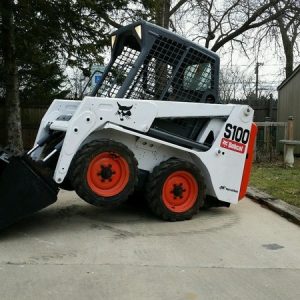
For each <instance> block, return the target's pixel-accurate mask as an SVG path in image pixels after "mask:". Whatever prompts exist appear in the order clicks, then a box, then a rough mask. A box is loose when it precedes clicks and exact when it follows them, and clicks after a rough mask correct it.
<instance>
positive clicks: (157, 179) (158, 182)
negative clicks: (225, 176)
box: [146, 158, 205, 221]
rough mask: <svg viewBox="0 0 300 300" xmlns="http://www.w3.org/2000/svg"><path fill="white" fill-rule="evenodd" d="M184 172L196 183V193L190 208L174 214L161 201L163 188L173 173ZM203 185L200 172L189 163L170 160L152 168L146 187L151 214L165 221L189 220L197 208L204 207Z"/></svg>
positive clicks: (175, 159)
mask: <svg viewBox="0 0 300 300" xmlns="http://www.w3.org/2000/svg"><path fill="white" fill-rule="evenodd" d="M178 171H179V172H180V171H184V172H187V173H189V174H190V175H191V176H192V177H193V178H194V179H195V181H196V182H197V185H198V193H197V198H196V201H195V203H194V204H193V206H192V207H190V208H189V209H187V210H186V211H183V212H174V211H172V210H170V209H169V208H168V207H167V206H166V205H165V203H164V200H163V196H162V194H163V187H164V184H165V181H166V180H167V178H169V176H171V175H172V174H173V173H174V172H178ZM204 197H205V184H204V180H203V177H202V176H201V173H200V170H199V169H198V168H197V167H196V166H195V165H194V164H192V163H191V162H188V161H185V160H181V159H178V158H170V159H169V160H167V161H164V162H162V163H161V164H160V165H158V166H157V167H155V168H154V170H153V172H152V173H151V174H150V176H149V179H148V182H147V185H146V198H147V202H148V205H149V207H150V209H151V210H152V212H153V213H154V214H155V215H156V216H158V217H160V218H161V219H163V220H166V221H183V220H189V219H191V218H192V217H193V215H195V214H197V213H198V211H199V208H200V207H202V206H203V205H204Z"/></svg>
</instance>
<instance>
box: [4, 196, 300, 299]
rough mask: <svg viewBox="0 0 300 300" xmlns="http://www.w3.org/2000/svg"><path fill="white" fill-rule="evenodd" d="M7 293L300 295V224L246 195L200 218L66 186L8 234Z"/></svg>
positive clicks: (45, 296) (142, 296)
mask: <svg viewBox="0 0 300 300" xmlns="http://www.w3.org/2000/svg"><path fill="white" fill-rule="evenodd" d="M0 283H1V285H0V299H1V300H3V299H72V300H75V299H107V300H110V299H118V300H122V299H133V300H134V299H138V300H142V299H186V300H196V299H285V300H286V299H300V230H299V227H298V226H296V225H294V224H292V223H290V222H288V221H287V220H286V219H284V218H281V217H280V216H278V215H277V214H275V213H273V212H271V211H269V210H267V209H264V208H262V207H261V206H259V205H258V204H256V203H253V202H251V201H250V200H248V199H246V200H243V201H242V202H241V203H240V204H239V205H237V206H233V207H231V208H230V209H226V208H216V209H211V210H209V211H203V212H201V213H200V214H199V215H198V216H196V217H195V218H194V219H193V220H191V221H185V222H177V223H168V222H163V221H160V220H157V219H156V218H155V217H153V216H152V215H151V214H150V213H149V212H148V211H147V210H146V209H145V208H144V207H136V206H130V205H126V206H124V207H122V208H119V209H117V210H113V211H104V210H100V209H97V208H94V207H92V206H90V205H88V204H85V203H84V202H83V201H82V200H80V199H78V197H77V196H76V195H75V194H74V193H69V192H63V193H61V194H60V200H59V201H58V202H57V203H56V204H55V205H53V206H52V207H49V208H48V209H46V210H44V211H42V212H40V213H38V214H36V215H34V216H32V217H30V218H28V219H26V220H23V221H22V222H20V223H18V224H16V225H14V226H13V227H11V228H9V229H7V230H5V231H3V232H1V233H0Z"/></svg>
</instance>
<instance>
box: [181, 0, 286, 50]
mask: <svg viewBox="0 0 300 300" xmlns="http://www.w3.org/2000/svg"><path fill="white" fill-rule="evenodd" d="M290 1H292V0H260V1H258V0H228V1H220V0H197V1H193V3H192V2H191V7H190V14H189V16H188V19H186V21H187V22H190V23H192V24H193V27H194V28H195V30H194V31H195V32H196V33H194V36H193V38H194V39H195V40H198V41H204V45H205V47H206V48H210V49H211V50H213V51H218V50H219V49H220V48H221V47H223V46H224V45H225V44H227V43H230V42H237V43H239V44H240V45H241V46H242V47H244V43H243V41H242V35H243V34H244V33H245V32H247V31H250V30H253V29H255V28H259V27H261V26H263V25H265V24H268V23H270V22H272V21H273V20H276V19H277V18H278V16H280V15H281V14H282V13H283V12H284V11H285V10H286V9H287V7H289V5H290ZM275 7H277V8H278V9H277V10H275ZM184 18H186V16H184Z"/></svg>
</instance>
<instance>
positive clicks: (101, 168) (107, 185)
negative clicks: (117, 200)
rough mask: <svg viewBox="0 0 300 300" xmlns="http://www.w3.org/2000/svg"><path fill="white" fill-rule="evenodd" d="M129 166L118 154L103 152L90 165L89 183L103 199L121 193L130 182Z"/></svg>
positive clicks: (88, 172)
mask: <svg viewBox="0 0 300 300" xmlns="http://www.w3.org/2000/svg"><path fill="white" fill-rule="evenodd" d="M129 173H130V172H129V165H128V163H127V161H126V160H125V159H124V158H123V157H122V156H120V155H119V154H117V153H114V152H103V153H101V154H99V155H97V156H96V157H95V158H94V159H93V160H92V161H91V162H90V164H89V167H88V170H87V182H88V185H89V187H90V188H91V190H92V191H93V192H94V193H95V194H97V195H99V196H103V197H112V196H115V195H117V194H119V193H121V192H122V191H123V190H124V188H125V187H126V185H127V183H128V181H129Z"/></svg>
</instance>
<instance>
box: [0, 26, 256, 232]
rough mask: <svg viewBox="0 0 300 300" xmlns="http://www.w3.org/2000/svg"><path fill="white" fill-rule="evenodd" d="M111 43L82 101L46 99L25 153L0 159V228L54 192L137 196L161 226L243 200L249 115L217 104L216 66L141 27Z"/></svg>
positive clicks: (198, 51)
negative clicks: (33, 138)
mask: <svg viewBox="0 0 300 300" xmlns="http://www.w3.org/2000/svg"><path fill="white" fill-rule="evenodd" d="M111 43H112V45H111V59H110V62H109V64H108V65H107V67H106V69H105V71H104V73H103V76H102V78H101V80H100V82H98V84H97V85H96V86H95V88H93V90H91V91H88V89H89V85H88V86H87V89H86V92H85V93H86V94H87V95H86V96H84V97H83V100H82V101H75V100H54V101H53V103H52V104H51V106H50V107H49V109H48V111H47V112H46V114H45V115H44V117H43V119H42V121H41V124H40V128H39V131H38V134H37V137H36V142H35V145H34V147H33V149H31V150H30V151H29V152H28V153H26V154H24V155H22V156H19V157H16V156H12V157H11V156H10V155H9V153H6V152H5V151H2V152H0V162H1V164H0V168H1V169H0V172H1V177H0V193H1V200H0V202H1V203H0V228H3V227H5V226H7V225H9V224H11V223H13V222H15V221H16V220H18V219H20V218H22V217H24V216H26V215H29V214H32V213H33V212H35V211H38V210H40V209H42V208H43V207H46V206H48V205H50V204H52V203H54V202H55V201H56V199H57V193H58V190H59V188H63V189H68V190H75V191H76V193H77V194H78V195H79V196H80V197H81V198H82V199H83V200H85V201H86V202H88V203H90V204H93V205H95V206H100V207H115V206H117V205H119V204H121V203H123V202H124V201H126V199H127V198H128V196H129V195H130V194H132V193H133V192H134V190H137V189H138V188H140V189H142V191H143V193H144V196H145V197H146V199H147V202H148V204H149V207H150V208H151V210H152V211H153V213H154V214H156V215H157V216H159V217H160V218H162V219H164V220H169V221H178V220H186V219H190V218H191V217H192V216H193V215H194V214H196V213H197V212H198V211H199V209H200V208H202V207H204V206H205V205H206V206H229V205H230V203H237V202H238V201H239V200H241V199H242V198H243V197H244V195H245V193H246V188H247V185H248V180H249V176H250V169H251V164H252V152H253V147H254V141H255V136H256V126H255V125H254V124H253V110H252V109H251V108H250V107H249V106H247V105H231V104H227V105H224V104H220V103H219V96H218V79H219V78H218V76H219V57H218V56H217V55H216V54H215V53H213V52H211V51H209V50H208V49H205V48H203V47H200V46H198V45H197V44H195V43H192V42H190V41H188V40H187V39H184V38H182V37H180V36H178V35H177V34H174V33H171V32H169V31H167V30H165V29H163V28H160V27H158V26H156V25H153V24H151V23H148V22H144V21H141V22H137V23H134V24H131V25H128V26H125V27H123V28H121V29H119V30H117V31H116V32H114V33H113V34H112V36H111ZM87 91H88V92H87Z"/></svg>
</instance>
